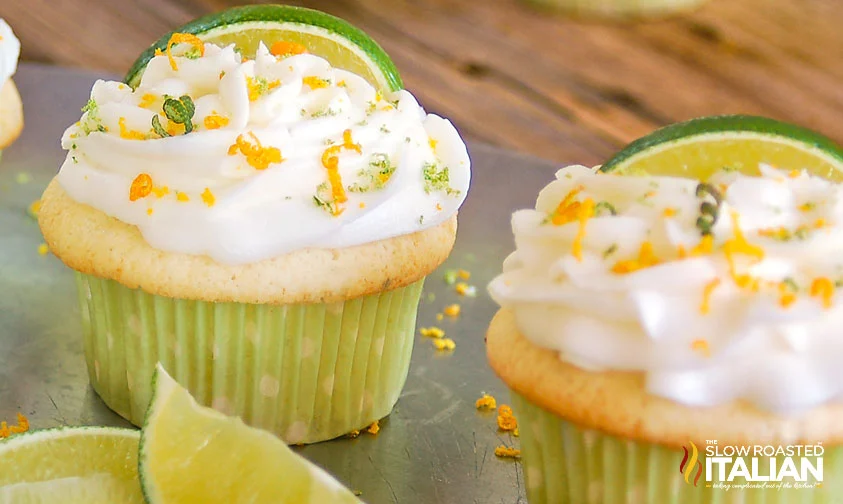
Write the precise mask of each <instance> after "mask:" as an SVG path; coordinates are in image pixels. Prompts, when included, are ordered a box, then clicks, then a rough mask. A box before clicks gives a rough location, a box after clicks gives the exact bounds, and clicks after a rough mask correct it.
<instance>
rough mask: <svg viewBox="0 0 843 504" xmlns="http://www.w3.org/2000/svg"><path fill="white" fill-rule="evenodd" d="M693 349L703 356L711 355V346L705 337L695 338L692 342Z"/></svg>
mask: <svg viewBox="0 0 843 504" xmlns="http://www.w3.org/2000/svg"><path fill="white" fill-rule="evenodd" d="M691 350H693V351H695V352H698V353H700V354H702V356H703V357H711V347H709V346H708V341H706V340H704V339H695V340H694V341H692V342H691Z"/></svg>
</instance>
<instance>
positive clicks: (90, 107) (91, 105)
mask: <svg viewBox="0 0 843 504" xmlns="http://www.w3.org/2000/svg"><path fill="white" fill-rule="evenodd" d="M98 107H99V106H98V105H97V101H96V100H94V99H93V98H91V99H90V100H88V103H86V104H85V106H84V107H82V113H84V114H88V113H92V114H96V113H97V110H99V109H98Z"/></svg>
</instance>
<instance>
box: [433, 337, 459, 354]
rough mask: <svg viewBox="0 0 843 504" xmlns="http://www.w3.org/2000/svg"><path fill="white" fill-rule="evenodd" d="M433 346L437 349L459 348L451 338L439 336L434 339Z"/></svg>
mask: <svg viewBox="0 0 843 504" xmlns="http://www.w3.org/2000/svg"><path fill="white" fill-rule="evenodd" d="M433 346H434V347H435V348H436V349H437V350H448V351H450V350H453V349H455V348H457V344H456V343H455V342H454V340H452V339H451V338H437V339H435V340H433Z"/></svg>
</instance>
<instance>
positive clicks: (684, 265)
mask: <svg viewBox="0 0 843 504" xmlns="http://www.w3.org/2000/svg"><path fill="white" fill-rule="evenodd" d="M760 171H761V174H760V175H759V176H746V175H742V174H739V173H737V172H735V171H731V170H727V169H724V170H721V171H720V172H718V173H716V174H715V175H713V176H712V178H710V179H709V180H708V181H707V182H706V183H701V182H699V181H695V180H692V179H689V178H677V177H668V176H659V177H656V176H646V175H639V176H625V175H620V176H614V175H609V174H603V173H601V172H599V171H596V170H593V169H589V168H586V167H582V166H573V167H569V168H567V169H563V170H560V171H559V172H558V173H557V174H556V180H554V181H553V182H551V183H550V184H549V185H548V186H546V187H545V188H544V189H543V190H542V191H541V193H540V194H539V196H538V199H537V201H536V205H535V209H534V210H521V211H518V212H516V213H515V214H514V215H513V217H512V228H513V232H514V235H515V244H516V250H515V252H514V253H513V254H512V255H510V256H509V257H508V258H507V259H506V261H505V263H504V266H503V274H502V275H500V276H498V277H497V278H495V279H494V280H493V281H492V283H491V284H490V287H489V291H490V294H491V296H492V297H493V299H494V300H495V301H496V302H497V303H498V304H499V305H500V306H501V309H500V311H499V312H498V313H497V314H496V315H495V317H494V319H493V321H492V323H491V326H490V328H489V331H488V335H487V349H488V357H489V361H490V363H491V366H492V367H493V368H494V370H495V371H496V373H497V374H498V375H499V376H500V377H501V379H503V381H504V382H505V383H506V384H507V385H508V387H509V388H510V389H511V391H512V397H513V407H514V410H515V413H516V415H517V418H518V421H519V429H520V435H521V440H522V450H523V457H524V465H525V475H526V485H527V493H528V499H529V501H530V503H531V504H544V503H576V504H587V503H600V504H634V503H665V504H686V503H762V502H763V503H791V502H800V503H832V502H840V500H841V499H843V478H841V477H840V476H841V475H843V403H841V399H843V371H842V370H843V368H841V366H840V359H841V358H843V338H841V337H840V329H839V327H841V323H843V301H841V297H840V296H838V295H837V293H836V289H837V288H838V287H839V286H841V285H843V259H841V255H840V253H839V251H840V246H841V245H840V244H841V243H843V242H841V240H843V228H841V222H843V206H841V202H843V187H841V186H839V185H837V184H834V183H832V182H829V181H827V180H825V179H822V178H819V177H816V176H813V175H809V174H808V173H807V172H805V171H803V170H792V171H780V170H777V169H774V168H772V167H769V166H763V165H762V166H761V167H760Z"/></svg>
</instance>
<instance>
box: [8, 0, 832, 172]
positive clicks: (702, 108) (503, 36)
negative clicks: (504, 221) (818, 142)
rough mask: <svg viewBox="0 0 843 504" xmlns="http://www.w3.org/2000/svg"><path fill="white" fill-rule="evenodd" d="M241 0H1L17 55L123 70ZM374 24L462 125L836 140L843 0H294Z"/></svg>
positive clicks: (482, 131) (420, 86) (590, 146)
mask: <svg viewBox="0 0 843 504" xmlns="http://www.w3.org/2000/svg"><path fill="white" fill-rule="evenodd" d="M240 3H242V2H241V1H240V0H64V1H62V2H53V1H51V0H28V1H27V2H11V1H10V2H3V6H2V13H0V15H2V16H3V17H4V18H6V19H7V21H9V22H10V24H12V26H13V27H14V28H15V31H16V32H17V33H18V35H19V37H20V38H21V40H22V42H23V59H24V60H31V61H43V62H49V63H55V64H59V65H66V66H80V67H85V68H98V69H103V70H107V71H111V72H115V73H118V74H122V73H123V72H124V71H125V70H126V69H127V68H128V66H129V65H130V64H131V62H132V61H133V60H134V58H135V57H136V56H137V54H138V53H139V52H140V51H141V50H143V49H144V48H146V47H147V46H148V45H149V43H151V42H152V41H153V40H155V39H156V38H158V37H159V36H161V35H162V34H164V33H166V32H167V31H169V30H171V29H173V28H175V27H176V26H178V25H179V24H181V23H184V22H186V21H188V20H190V19H192V18H195V17H197V16H199V15H202V14H205V13H207V12H213V11H219V10H223V9H225V8H227V7H230V6H232V5H236V4H240ZM288 3H291V4H295V5H303V6H307V7H311V8H316V9H321V10H326V11H328V12H331V13H333V14H335V15H338V16H340V17H343V18H346V19H348V20H349V21H351V22H352V23H354V24H356V25H358V26H360V27H361V28H363V29H364V30H365V31H367V32H369V33H371V34H372V35H373V37H374V38H375V39H376V40H378V41H379V42H381V44H382V45H383V46H384V47H385V48H386V49H387V51H388V52H389V53H390V54H391V55H392V56H393V58H394V59H395V60H396V63H397V64H398V66H399V68H400V69H401V71H402V75H404V78H405V81H406V83H407V86H408V88H409V89H411V90H412V91H413V92H414V94H416V95H417V96H418V97H419V99H420V101H421V102H422V103H423V104H424V105H425V106H426V107H427V108H428V109H429V110H431V111H434V112H437V113H440V114H442V115H444V116H446V117H449V118H451V119H452V120H453V121H454V122H455V123H456V124H457V125H458V126H459V127H460V128H461V129H462V130H463V131H464V132H465V133H466V134H468V135H469V136H472V137H475V138H480V139H483V140H486V141H488V142H491V143H495V144H498V145H501V146H505V147H509V148H513V149H516V150H520V151H524V152H528V153H531V154H534V155H539V156H543V157H547V158H550V159H555V160H558V161H560V162H571V161H578V162H583V163H587V164H588V163H594V162H600V161H602V160H603V159H604V158H605V157H606V156H608V155H609V154H611V152H612V151H613V150H615V149H616V148H617V147H618V146H620V145H622V144H624V143H626V142H628V141H630V140H632V139H634V138H637V137H638V136H641V135H643V134H645V133H647V132H649V131H650V130H652V129H653V128H655V127H657V126H660V125H662V124H666V123H668V122H673V121H678V120H682V119H687V118H690V117H695V116H699V115H710V114H717V113H736V112H742V113H754V114H761V115H768V116H772V117H777V118H780V119H784V120H789V121H794V122H799V123H801V124H804V125H806V126H808V127H811V128H814V129H817V130H819V131H821V132H823V133H825V134H827V135H829V136H831V137H832V138H834V139H836V140H838V141H841V142H843V128H839V127H838V126H837V124H838V123H839V117H841V115H843V86H839V85H838V82H839V81H840V79H841V78H843V57H841V56H843V31H841V30H840V29H839V26H840V25H841V23H843V2H839V1H837V0H741V1H740V2H737V1H732V0H711V1H710V2H709V3H708V4H707V5H705V6H704V7H703V8H702V9H699V10H697V11H695V12H693V13H691V14H689V15H686V16H681V17H676V18H672V19H666V20H658V21H651V22H643V23H637V24H622V23H600V22H584V21H577V20H571V19H567V18H565V17H562V16H555V15H550V14H548V13H547V12H545V11H538V10H533V9H530V8H527V7H526V6H525V5H524V4H523V3H522V2H521V1H519V0H486V1H484V2H465V1H463V0H412V1H411V0H391V1H389V2H383V1H380V0H297V1H293V2H288Z"/></svg>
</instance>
